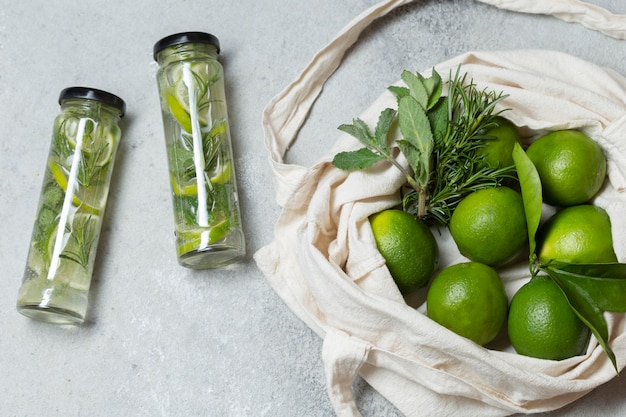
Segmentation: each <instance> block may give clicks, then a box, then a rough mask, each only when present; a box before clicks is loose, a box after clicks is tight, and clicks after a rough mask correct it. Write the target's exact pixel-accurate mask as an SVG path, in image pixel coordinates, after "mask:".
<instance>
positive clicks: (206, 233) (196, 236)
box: [177, 219, 230, 256]
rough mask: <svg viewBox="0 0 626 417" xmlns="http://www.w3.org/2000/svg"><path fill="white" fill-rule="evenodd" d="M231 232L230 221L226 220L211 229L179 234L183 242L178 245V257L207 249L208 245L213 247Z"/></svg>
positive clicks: (192, 230) (190, 230) (199, 229)
mask: <svg viewBox="0 0 626 417" xmlns="http://www.w3.org/2000/svg"><path fill="white" fill-rule="evenodd" d="M229 230H230V220H229V219H224V220H221V221H219V222H218V223H217V224H215V225H214V226H212V227H211V228H209V229H207V228H197V229H189V230H185V231H182V232H178V233H177V234H178V236H179V238H180V239H181V240H182V241H183V243H182V244H180V245H178V247H177V253H178V256H182V255H184V254H186V253H188V252H191V251H194V250H199V251H201V250H203V249H206V247H207V246H208V245H212V244H214V243H216V242H219V241H220V240H222V239H224V238H225V237H226V235H227V234H228V232H229Z"/></svg>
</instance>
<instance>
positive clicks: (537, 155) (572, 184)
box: [526, 130, 606, 207]
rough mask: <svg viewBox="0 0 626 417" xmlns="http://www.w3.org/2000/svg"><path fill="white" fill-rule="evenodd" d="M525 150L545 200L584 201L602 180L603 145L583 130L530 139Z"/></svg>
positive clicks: (559, 203) (561, 202) (563, 203)
mask: <svg viewBox="0 0 626 417" xmlns="http://www.w3.org/2000/svg"><path fill="white" fill-rule="evenodd" d="M526 154H527V155H528V158H530V160H531V161H532V162H533V163H534V164H535V167H536V168H537V172H538V173H539V177H540V178H541V185H542V188H543V198H544V201H545V202H546V203H548V204H552V205H555V206H562V207H567V206H574V205H577V204H582V203H586V202H588V201H589V200H590V199H591V198H592V197H593V196H595V195H596V194H597V193H598V191H599V190H600V188H602V185H603V184H604V180H605V178H606V158H605V156H604V153H603V152H602V148H600V145H598V144H597V143H596V142H594V141H593V140H592V139H591V138H589V136H587V135H585V134H584V133H582V132H578V131H576V130H559V131H556V132H552V133H548V134H547V135H544V136H542V137H540V138H539V139H537V140H536V141H535V142H533V143H532V144H531V145H530V146H529V147H528V149H527V150H526Z"/></svg>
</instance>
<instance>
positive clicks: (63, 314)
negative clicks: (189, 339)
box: [17, 87, 126, 324]
mask: <svg viewBox="0 0 626 417" xmlns="http://www.w3.org/2000/svg"><path fill="white" fill-rule="evenodd" d="M59 104H60V106H61V112H60V114H59V115H58V116H57V118H56V119H55V121H54V127H53V133H52V140H51V145H50V151H49V155H48V160H47V164H46V170H45V174H44V176H43V185H42V190H41V194H40V198H39V205H38V209H37V214H36V219H35V224H34V227H33V232H32V237H31V243H30V248H29V252H28V259H27V262H26V268H25V272H24V277H23V281H22V285H21V287H20V290H19V294H18V301H17V309H18V311H19V312H20V313H22V314H24V315H25V316H27V317H30V318H32V319H36V320H39V321H45V322H50V323H56V324H80V323H82V322H83V321H84V320H85V315H86V313H87V304H88V292H89V287H90V283H91V278H92V273H93V266H94V261H95V257H96V250H97V246H98V240H99V236H100V229H101V226H102V218H103V216H104V210H105V207H106V202H107V196H108V193H109V185H110V180H111V174H112V172H113V165H114V161H115V154H116V152H117V148H118V144H119V141H120V138H121V130H120V128H119V126H118V122H119V120H120V119H121V118H122V117H123V116H124V112H125V108H126V105H125V103H124V101H123V100H122V99H121V98H119V97H118V96H116V95H114V94H111V93H108V92H106V91H102V90H97V89H93V88H85V87H70V88H66V89H65V90H63V91H61V94H60V96H59Z"/></svg>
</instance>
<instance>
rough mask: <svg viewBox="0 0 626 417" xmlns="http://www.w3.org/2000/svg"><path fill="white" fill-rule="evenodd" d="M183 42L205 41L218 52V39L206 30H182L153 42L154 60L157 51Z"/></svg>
mask: <svg viewBox="0 0 626 417" xmlns="http://www.w3.org/2000/svg"><path fill="white" fill-rule="evenodd" d="M183 43H206V44H209V45H213V46H215V48H217V53H218V54H219V53H220V41H219V39H217V37H215V36H214V35H211V34H210V33H206V32H182V33H175V34H173V35H170V36H166V37H165V38H163V39H161V40H160V41H158V42H157V43H155V44H154V50H153V53H154V60H155V61H156V59H157V55H158V54H159V52H161V51H162V50H164V49H165V48H169V47H170V46H174V45H181V44H183Z"/></svg>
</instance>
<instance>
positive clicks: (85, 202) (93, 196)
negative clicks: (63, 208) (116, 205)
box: [48, 161, 106, 215]
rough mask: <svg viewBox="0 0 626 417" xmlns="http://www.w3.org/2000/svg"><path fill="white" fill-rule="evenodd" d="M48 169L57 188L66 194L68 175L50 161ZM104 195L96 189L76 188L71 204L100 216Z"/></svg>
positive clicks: (59, 166) (64, 170)
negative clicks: (57, 185)
mask: <svg viewBox="0 0 626 417" xmlns="http://www.w3.org/2000/svg"><path fill="white" fill-rule="evenodd" d="M48 169H49V170H50V174H51V175H52V178H54V180H55V181H56V182H57V184H59V187H61V189H62V190H63V191H64V192H66V193H67V189H68V176H69V173H68V172H67V170H66V169H64V168H63V167H62V166H61V165H59V164H58V163H56V162H52V161H50V163H48ZM105 199H106V195H105V193H103V192H102V190H99V189H98V187H78V188H77V189H76V191H75V192H74V195H73V196H72V204H73V205H74V206H76V207H79V208H80V209H81V210H84V211H86V212H89V213H92V214H96V215H97V214H100V207H104V204H105Z"/></svg>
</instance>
